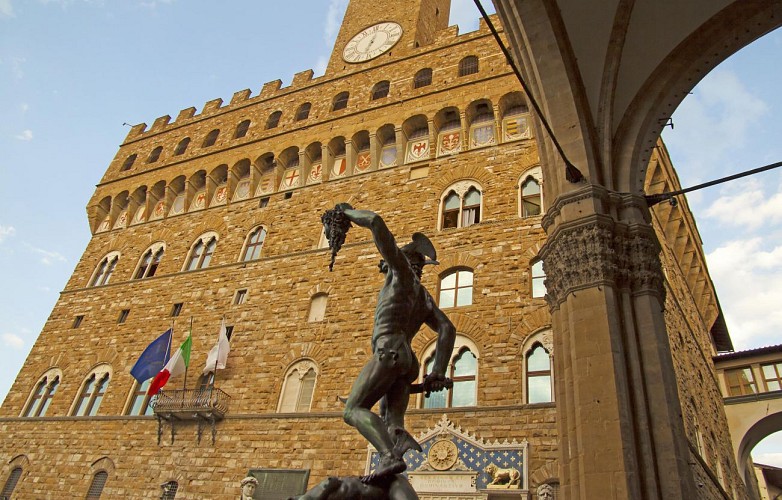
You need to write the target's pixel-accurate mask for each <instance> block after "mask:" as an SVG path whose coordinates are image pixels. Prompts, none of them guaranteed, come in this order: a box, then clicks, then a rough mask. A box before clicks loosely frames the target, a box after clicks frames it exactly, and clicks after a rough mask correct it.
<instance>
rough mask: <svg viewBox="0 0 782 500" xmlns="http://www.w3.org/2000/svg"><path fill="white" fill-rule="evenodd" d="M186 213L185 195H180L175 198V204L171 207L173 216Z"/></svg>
mask: <svg viewBox="0 0 782 500" xmlns="http://www.w3.org/2000/svg"><path fill="white" fill-rule="evenodd" d="M184 211H185V193H180V194H179V195H177V197H176V198H174V204H173V206H172V207H171V214H172V215H177V214H181V213H182V212H184Z"/></svg>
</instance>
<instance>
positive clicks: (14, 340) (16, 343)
mask: <svg viewBox="0 0 782 500" xmlns="http://www.w3.org/2000/svg"><path fill="white" fill-rule="evenodd" d="M0 338H1V339H3V345H5V346H6V347H11V348H12V349H21V348H23V347H24V339H23V338H22V337H20V336H18V335H14V334H13V333H4V334H2V335H0Z"/></svg>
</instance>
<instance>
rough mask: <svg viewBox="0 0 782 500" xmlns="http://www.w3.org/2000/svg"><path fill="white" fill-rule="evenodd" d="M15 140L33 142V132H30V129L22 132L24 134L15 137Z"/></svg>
mask: <svg viewBox="0 0 782 500" xmlns="http://www.w3.org/2000/svg"><path fill="white" fill-rule="evenodd" d="M14 138H15V139H18V140H20V141H32V140H33V131H32V130H30V129H29V128H28V129H27V130H22V133H21V134H17V135H15V136H14Z"/></svg>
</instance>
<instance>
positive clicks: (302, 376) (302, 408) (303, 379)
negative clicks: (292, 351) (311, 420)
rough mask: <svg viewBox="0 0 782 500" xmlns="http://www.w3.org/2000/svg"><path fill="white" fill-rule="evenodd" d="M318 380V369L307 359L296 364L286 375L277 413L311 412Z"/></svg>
mask: <svg viewBox="0 0 782 500" xmlns="http://www.w3.org/2000/svg"><path fill="white" fill-rule="evenodd" d="M317 378H318V372H317V367H316V365H315V363H313V362H312V361H310V360H308V359H305V360H301V361H299V362H297V363H296V364H294V365H293V366H292V367H291V368H290V369H289V370H288V373H287V374H286V375H285V381H284V382H283V386H282V393H281V394H280V404H279V407H278V410H277V411H278V412H279V413H303V412H308V411H310V407H311V406H312V394H313V393H314V392H315V381H316V380H317Z"/></svg>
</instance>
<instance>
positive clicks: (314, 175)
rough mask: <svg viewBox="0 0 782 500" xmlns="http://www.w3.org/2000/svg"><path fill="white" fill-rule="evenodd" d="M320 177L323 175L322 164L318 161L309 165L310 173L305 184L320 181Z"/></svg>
mask: <svg viewBox="0 0 782 500" xmlns="http://www.w3.org/2000/svg"><path fill="white" fill-rule="evenodd" d="M321 177H323V165H321V164H320V163H318V164H317V165H313V166H312V167H310V175H309V176H307V184H315V183H317V182H320V179H321Z"/></svg>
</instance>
